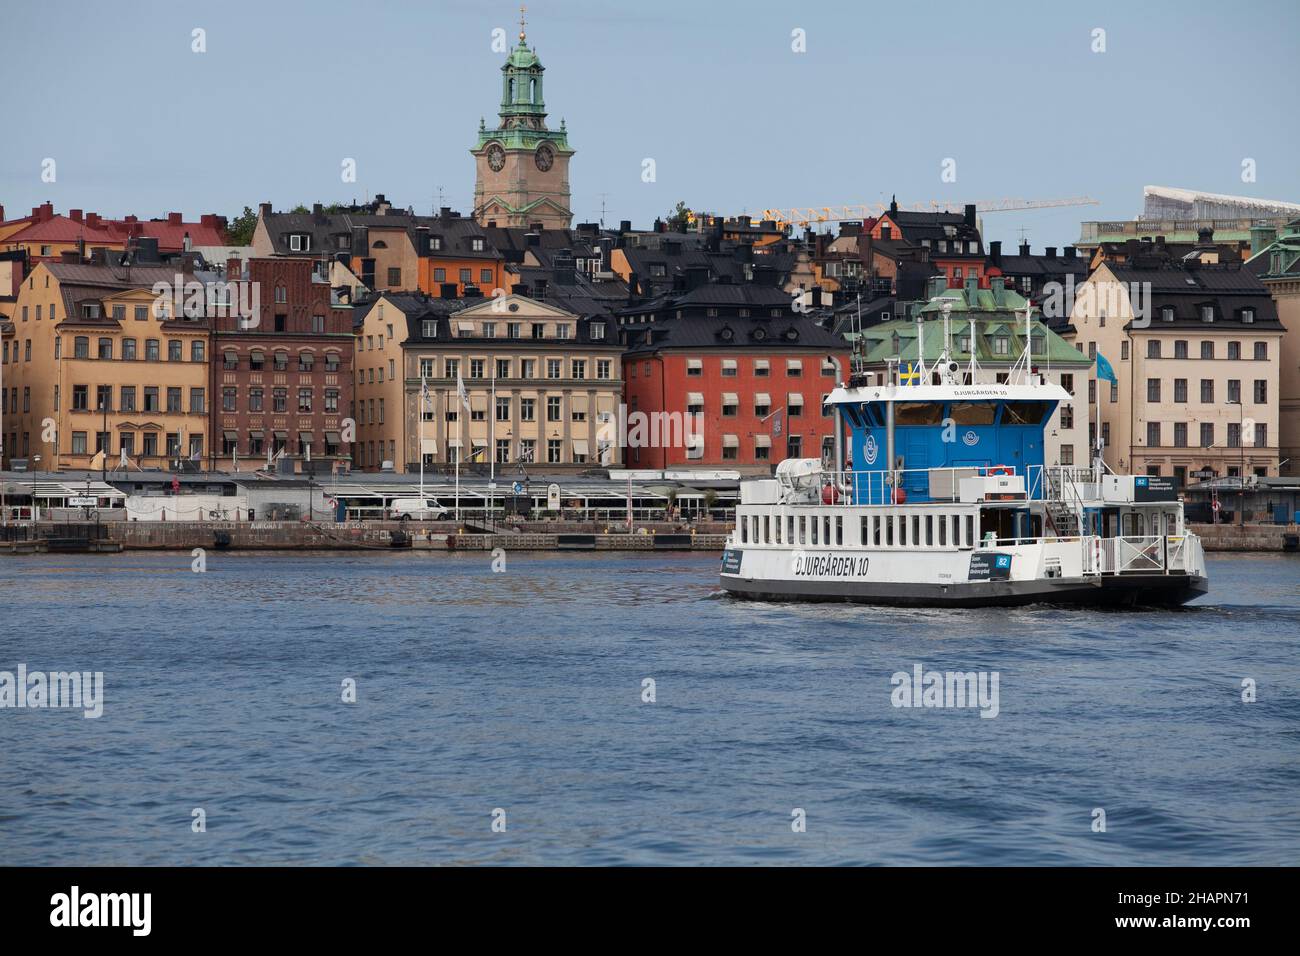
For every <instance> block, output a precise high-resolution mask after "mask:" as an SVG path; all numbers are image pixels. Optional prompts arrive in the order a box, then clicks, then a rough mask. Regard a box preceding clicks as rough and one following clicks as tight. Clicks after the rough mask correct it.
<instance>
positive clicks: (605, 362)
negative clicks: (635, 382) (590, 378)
mask: <svg viewBox="0 0 1300 956" xmlns="http://www.w3.org/2000/svg"><path fill="white" fill-rule="evenodd" d="M612 368H613V362H612V361H611V360H609V359H597V360H596V378H598V379H608V378H609V377H610V374H611V370H612Z"/></svg>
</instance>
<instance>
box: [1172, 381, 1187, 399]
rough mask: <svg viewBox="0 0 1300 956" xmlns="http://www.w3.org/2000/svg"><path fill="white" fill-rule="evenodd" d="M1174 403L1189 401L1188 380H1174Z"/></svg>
mask: <svg viewBox="0 0 1300 956" xmlns="http://www.w3.org/2000/svg"><path fill="white" fill-rule="evenodd" d="M1174 401H1175V402H1183V403H1185V402H1186V401H1187V379H1185V378H1176V379H1174Z"/></svg>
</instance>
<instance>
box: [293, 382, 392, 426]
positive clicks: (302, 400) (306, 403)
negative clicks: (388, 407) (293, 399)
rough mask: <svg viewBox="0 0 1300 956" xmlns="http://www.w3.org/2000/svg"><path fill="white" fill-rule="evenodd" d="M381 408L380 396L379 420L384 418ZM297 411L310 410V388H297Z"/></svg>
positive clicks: (381, 400) (382, 402)
mask: <svg viewBox="0 0 1300 956" xmlns="http://www.w3.org/2000/svg"><path fill="white" fill-rule="evenodd" d="M383 408H384V400H383V399H382V398H381V399H380V400H379V409H380V414H379V420H380V421H381V422H382V421H383V420H384V416H383ZM298 411H299V412H310V411H311V389H310V388H300V389H298Z"/></svg>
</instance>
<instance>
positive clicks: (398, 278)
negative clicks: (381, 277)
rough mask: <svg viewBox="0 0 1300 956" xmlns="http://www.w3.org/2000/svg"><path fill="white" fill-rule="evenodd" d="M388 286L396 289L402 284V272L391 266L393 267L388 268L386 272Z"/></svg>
mask: <svg viewBox="0 0 1300 956" xmlns="http://www.w3.org/2000/svg"><path fill="white" fill-rule="evenodd" d="M388 284H389V285H390V286H393V287H394V288H398V287H400V286H401V284H402V270H401V269H400V268H399V267H396V266H393V267H390V268H389V270H388Z"/></svg>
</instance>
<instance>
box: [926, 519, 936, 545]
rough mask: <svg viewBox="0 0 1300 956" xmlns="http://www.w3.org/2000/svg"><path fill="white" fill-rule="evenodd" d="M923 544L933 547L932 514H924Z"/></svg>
mask: <svg viewBox="0 0 1300 956" xmlns="http://www.w3.org/2000/svg"><path fill="white" fill-rule="evenodd" d="M925 544H926V547H934V515H926V516H925Z"/></svg>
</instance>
